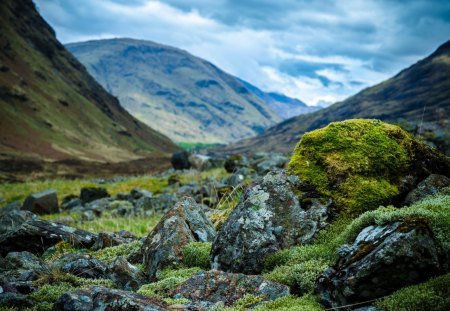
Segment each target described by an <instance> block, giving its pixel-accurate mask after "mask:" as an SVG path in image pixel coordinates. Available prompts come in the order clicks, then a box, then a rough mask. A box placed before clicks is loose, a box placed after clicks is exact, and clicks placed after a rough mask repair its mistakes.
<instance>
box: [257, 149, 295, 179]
mask: <svg viewBox="0 0 450 311" xmlns="http://www.w3.org/2000/svg"><path fill="white" fill-rule="evenodd" d="M287 161H288V158H287V157H285V156H284V155H281V154H277V153H274V154H266V155H264V156H263V157H262V160H260V161H259V162H258V163H257V164H256V165H255V169H256V171H257V172H258V174H260V175H264V174H267V173H268V172H270V171H275V170H278V169H283V168H284V167H285V166H286V163H287Z"/></svg>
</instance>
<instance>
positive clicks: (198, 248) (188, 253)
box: [183, 242, 212, 270]
mask: <svg viewBox="0 0 450 311" xmlns="http://www.w3.org/2000/svg"><path fill="white" fill-rule="evenodd" d="M211 247H212V244H211V243H209V242H206V243H202V242H190V243H189V244H188V245H186V246H185V247H184V249H183V264H184V265H185V266H186V267H189V268H190V267H199V268H202V269H205V270H208V269H209V268H210V267H211V265H210V263H209V254H210V253H211Z"/></svg>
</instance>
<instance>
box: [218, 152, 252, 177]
mask: <svg viewBox="0 0 450 311" xmlns="http://www.w3.org/2000/svg"><path fill="white" fill-rule="evenodd" d="M223 166H224V168H225V170H226V171H227V172H228V173H234V172H235V171H236V170H238V169H239V168H242V167H248V166H249V162H248V159H247V158H246V157H245V156H243V155H240V154H234V155H231V156H229V157H228V158H227V159H226V160H225V163H224V165H223Z"/></svg>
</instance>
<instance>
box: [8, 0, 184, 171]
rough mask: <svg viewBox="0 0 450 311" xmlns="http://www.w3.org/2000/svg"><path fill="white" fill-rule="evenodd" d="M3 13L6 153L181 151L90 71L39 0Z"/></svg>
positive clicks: (92, 155) (63, 156)
mask: <svg viewBox="0 0 450 311" xmlns="http://www.w3.org/2000/svg"><path fill="white" fill-rule="evenodd" d="M0 11H1V19H0V158H1V159H6V158H11V157H14V158H16V159H17V158H23V157H32V158H37V159H40V160H50V161H54V160H70V159H72V160H83V161H95V162H109V163H111V162H119V161H130V160H137V159H139V158H143V157H149V156H152V157H160V156H165V155H166V154H168V153H171V152H173V151H175V150H177V147H176V146H175V145H174V144H173V143H172V142H171V141H170V140H169V139H168V138H167V137H166V136H164V135H162V134H160V133H158V132H156V131H154V130H152V129H151V128H149V127H148V126H147V125H145V124H143V123H141V122H140V121H138V120H136V119H135V118H133V117H132V116H131V115H130V114H129V113H128V112H127V111H126V110H125V109H123V108H122V107H121V106H120V104H119V102H118V100H117V99H116V98H115V97H113V96H112V95H110V94H108V93H107V92H106V91H105V90H104V89H103V88H102V87H101V86H100V85H99V84H98V83H97V82H96V81H95V80H94V79H93V78H92V77H91V76H90V75H89V74H88V72H87V71H86V70H85V68H84V67H83V65H81V64H80V63H79V62H78V61H77V60H76V59H75V58H74V57H73V56H72V54H70V53H69V52H68V51H67V50H66V49H65V47H64V46H63V45H62V44H61V43H59V42H58V41H57V39H56V37H55V33H54V31H53V29H52V28H51V27H50V26H49V25H48V24H47V23H46V22H45V21H44V20H43V19H42V18H41V16H40V15H39V13H38V12H37V11H36V8H35V6H34V4H33V2H32V1H31V0H2V1H1V2H0ZM0 170H1V169H0Z"/></svg>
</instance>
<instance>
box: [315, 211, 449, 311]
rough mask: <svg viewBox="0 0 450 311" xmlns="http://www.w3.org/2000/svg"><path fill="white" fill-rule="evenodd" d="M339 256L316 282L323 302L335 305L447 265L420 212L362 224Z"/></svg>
mask: <svg viewBox="0 0 450 311" xmlns="http://www.w3.org/2000/svg"><path fill="white" fill-rule="evenodd" d="M339 256H340V258H339V259H338V261H337V263H336V264H335V265H334V266H333V267H332V268H330V269H328V270H326V271H325V272H324V273H323V274H322V275H321V276H320V277H319V278H318V280H317V283H316V291H317V292H318V294H319V295H320V297H321V299H322V301H323V303H324V304H326V305H327V306H329V307H333V308H334V307H338V306H342V305H347V304H352V303H358V302H364V301H369V300H372V299H376V298H380V297H383V296H386V295H389V294H390V293H392V292H394V291H395V290H397V289H399V288H402V287H404V286H409V285H413V284H416V283H420V282H423V281H425V280H427V279H428V278H430V277H432V276H436V275H438V274H440V273H445V270H446V268H445V261H446V260H445V258H444V255H443V253H442V249H441V248H440V246H439V245H437V242H436V240H435V239H434V236H433V233H432V232H431V231H430V229H429V228H428V225H427V224H426V223H425V222H424V221H423V220H420V218H418V219H417V220H414V221H408V222H402V223H400V222H396V223H393V224H390V225H386V226H369V227H366V228H364V229H363V230H362V231H361V232H360V233H359V235H358V236H357V238H356V239H355V241H354V242H353V244H352V245H351V246H349V245H347V246H345V247H342V248H341V249H340V251H339ZM447 269H448V267H447Z"/></svg>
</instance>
